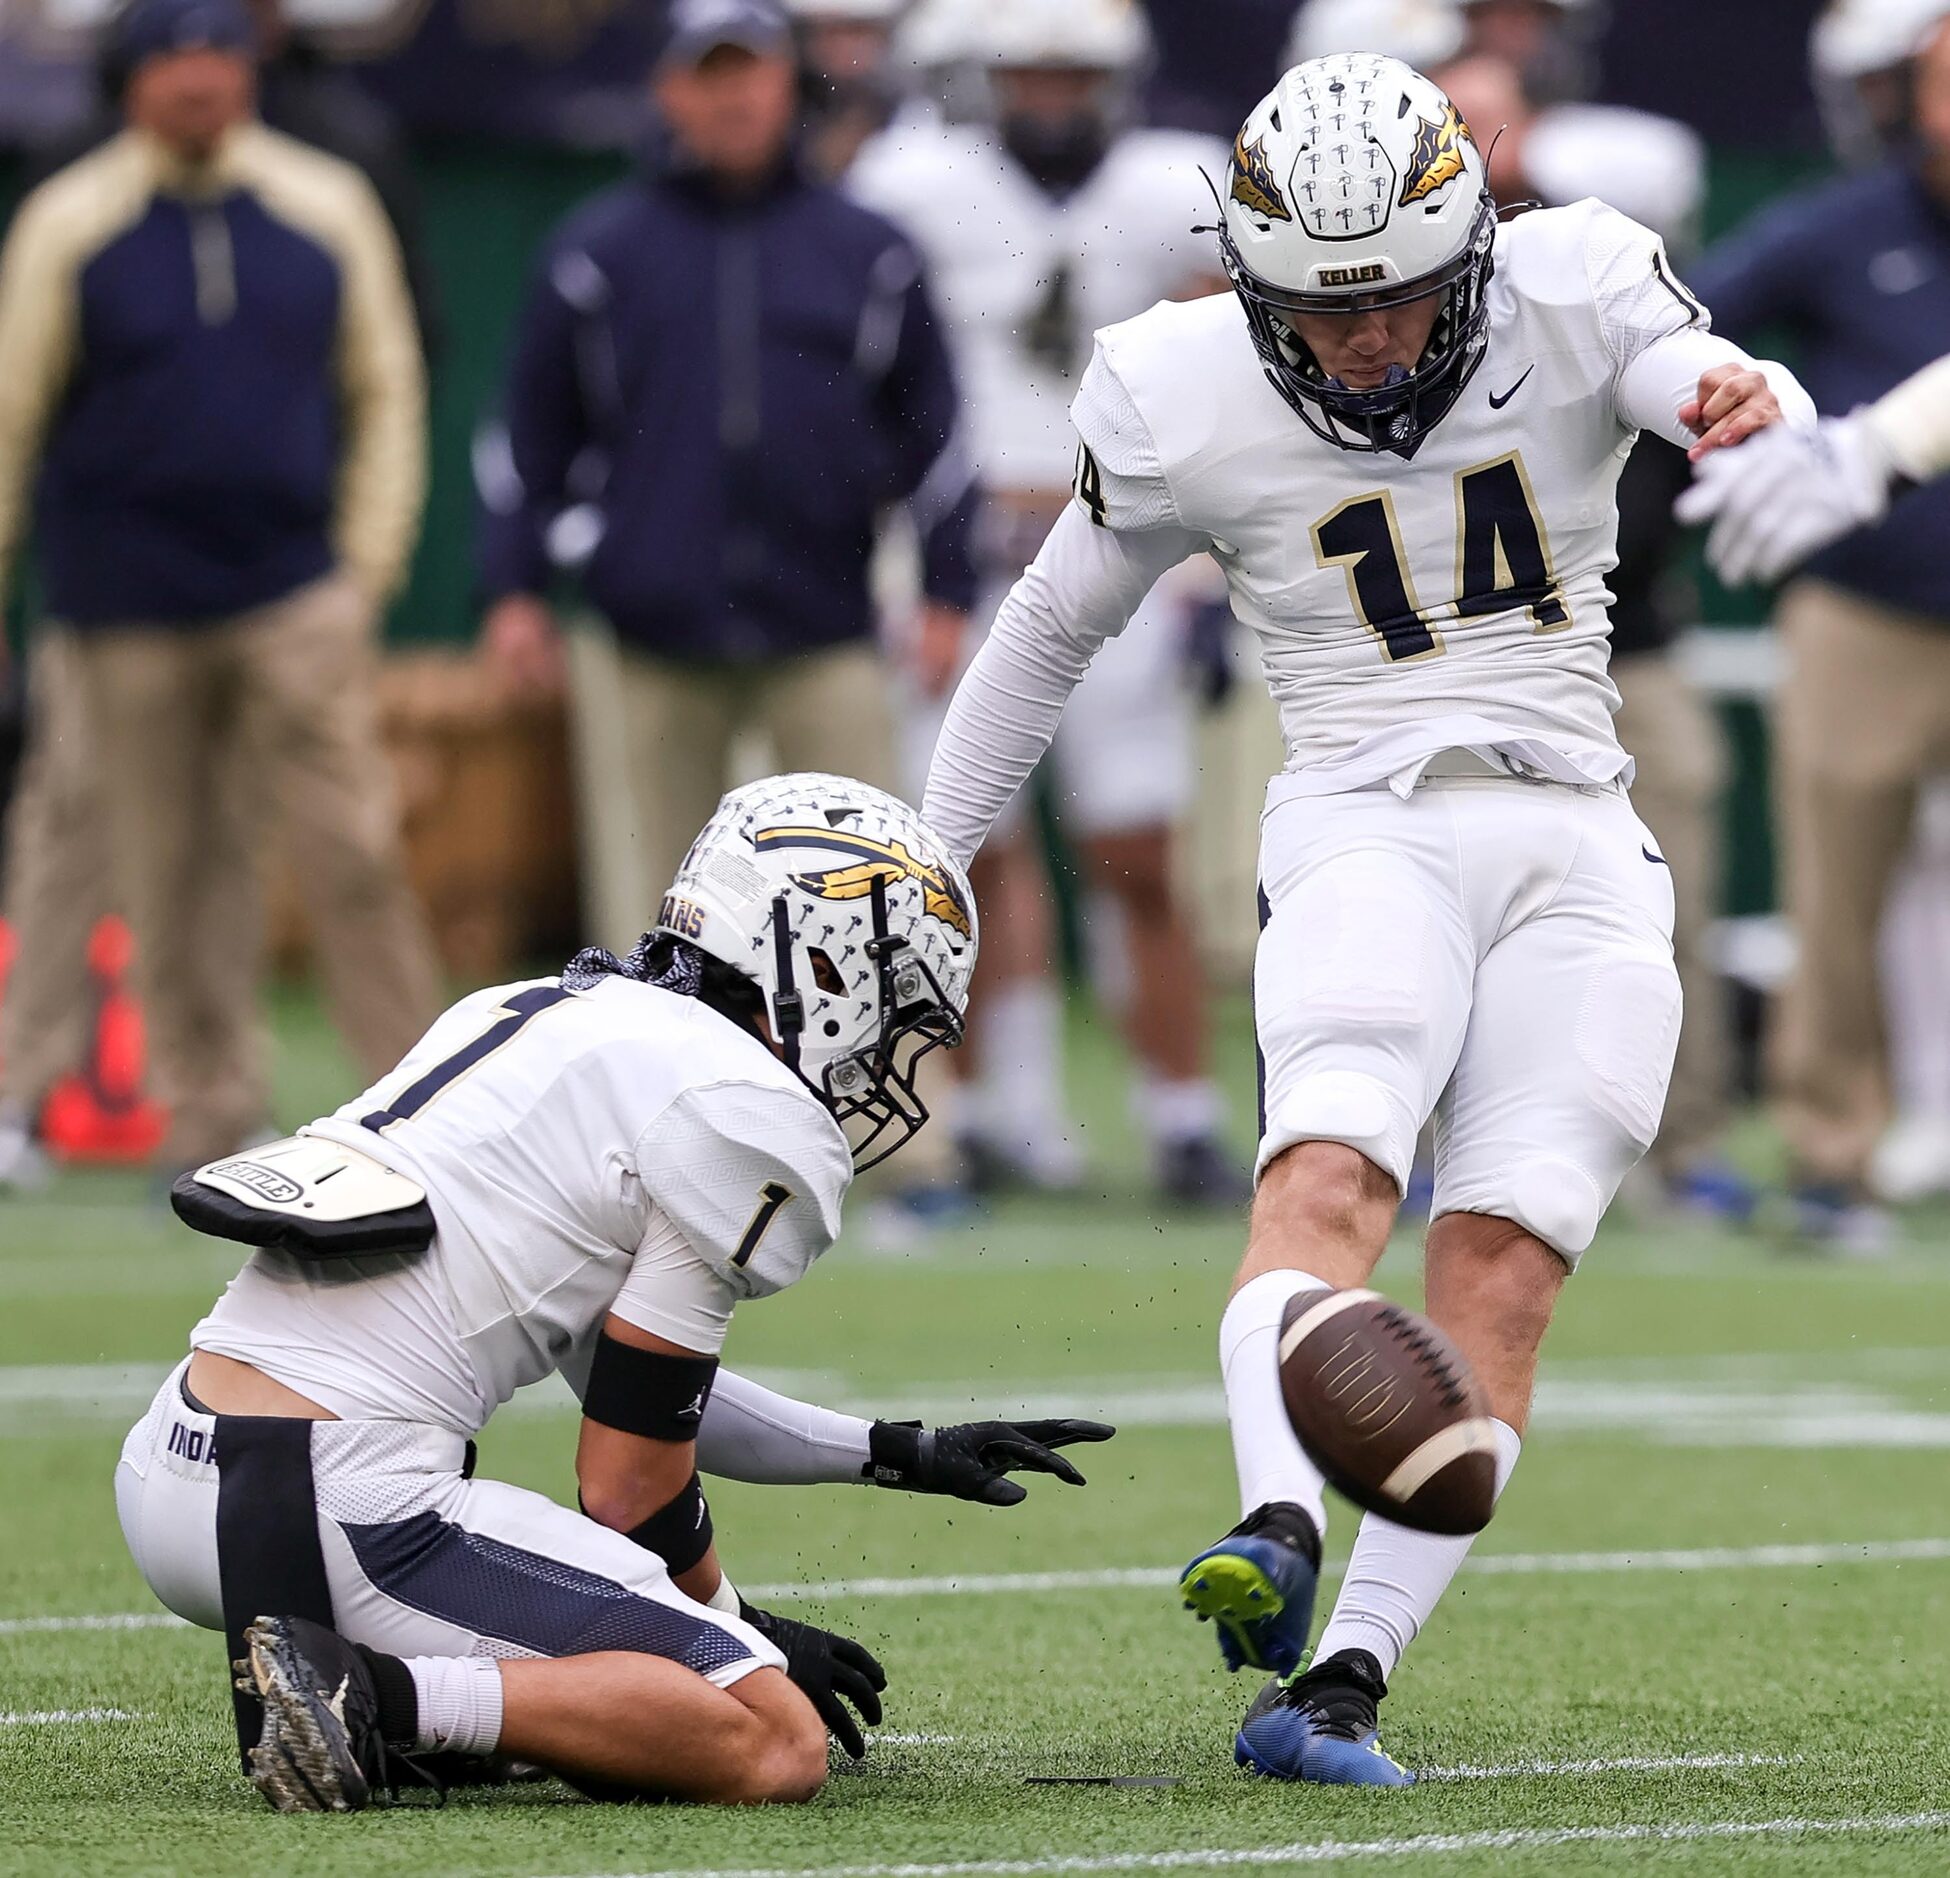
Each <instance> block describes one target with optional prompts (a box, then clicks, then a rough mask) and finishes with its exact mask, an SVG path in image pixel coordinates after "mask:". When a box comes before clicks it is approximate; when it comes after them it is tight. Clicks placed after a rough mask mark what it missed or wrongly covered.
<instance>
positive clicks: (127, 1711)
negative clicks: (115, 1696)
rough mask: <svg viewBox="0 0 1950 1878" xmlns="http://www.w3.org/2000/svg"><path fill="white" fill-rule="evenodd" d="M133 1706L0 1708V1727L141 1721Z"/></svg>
mask: <svg viewBox="0 0 1950 1878" xmlns="http://www.w3.org/2000/svg"><path fill="white" fill-rule="evenodd" d="M141 1719H142V1717H141V1716H140V1715H139V1714H138V1713H137V1712H136V1711H135V1710H134V1709H132V1708H30V1709H0V1728H52V1727H56V1726H58V1725H59V1724H60V1723H62V1722H125V1721H140V1720H141Z"/></svg>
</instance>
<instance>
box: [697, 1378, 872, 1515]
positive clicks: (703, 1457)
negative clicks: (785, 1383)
mask: <svg viewBox="0 0 1950 1878" xmlns="http://www.w3.org/2000/svg"><path fill="white" fill-rule="evenodd" d="M871 1426H872V1424H871V1423H870V1422H867V1421H864V1420H863V1419H862V1418H861V1417H859V1416H858V1415H842V1414H840V1413H839V1412H838V1411H837V1410H835V1409H823V1408H815V1407H814V1406H813V1404H812V1403H810V1402H795V1401H793V1400H792V1398H791V1397H790V1396H783V1395H778V1394H776V1393H774V1392H773V1391H772V1390H770V1389H766V1388H763V1387H761V1386H760V1385H759V1384H758V1383H755V1382H752V1381H751V1380H749V1378H747V1377H744V1376H739V1375H735V1374H733V1372H732V1371H730V1370H728V1369H721V1370H719V1371H718V1380H717V1382H716V1384H715V1385H714V1386H713V1388H712V1390H711V1400H710V1401H709V1402H708V1403H707V1404H706V1405H705V1410H704V1421H703V1424H702V1425H701V1426H700V1427H699V1429H698V1431H697V1464H698V1467H699V1468H700V1469H701V1470H702V1471H703V1472H704V1473H707V1474H715V1475H717V1476H718V1478H719V1479H720V1480H748V1481H751V1482H752V1483H753V1484H754V1485H755V1486H760V1487H816V1486H824V1485H834V1486H837V1485H841V1484H844V1483H847V1482H852V1483H854V1484H856V1485H857V1484H858V1483H859V1482H861V1481H863V1480H864V1479H865V1478H866V1474H865V1469H866V1467H867V1463H868V1460H869V1459H870V1455H869V1451H868V1446H867V1430H868V1429H869V1428H870V1427H871Z"/></svg>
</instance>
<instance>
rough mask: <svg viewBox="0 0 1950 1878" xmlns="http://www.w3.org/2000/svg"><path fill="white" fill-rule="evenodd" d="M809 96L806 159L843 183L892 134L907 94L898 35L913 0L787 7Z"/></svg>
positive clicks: (830, 0)
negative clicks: (880, 135) (875, 141)
mask: <svg viewBox="0 0 1950 1878" xmlns="http://www.w3.org/2000/svg"><path fill="white" fill-rule="evenodd" d="M788 5H789V6H790V8H791V12H792V24H793V30H794V32H795V33H796V34H797V35H798V41H799V69H800V72H801V74H802V76H803V79H804V90H805V111H806V124H805V131H804V136H805V142H806V156H807V160H808V161H809V162H810V163H811V164H812V167H813V168H814V169H815V170H816V171H817V172H818V173H819V174H820V175H821V176H824V177H827V178H829V179H830V178H834V177H839V176H843V175H845V174H846V172H847V170H848V169H849V168H850V167H851V165H852V163H853V159H854V158H855V157H856V156H858V155H859V154H860V146H861V145H862V144H863V143H865V142H866V141H867V139H868V138H869V137H871V136H873V135H874V134H875V132H877V131H882V130H885V129H886V128H887V124H888V122H889V120H890V119H891V118H892V117H893V115H894V112H895V111H896V110H897V109H898V108H899V106H900V103H901V98H902V87H901V84H900V81H899V72H898V68H897V66H896V63H895V60H894V29H895V27H896V26H898V25H899V23H900V16H901V14H902V13H903V12H904V11H905V10H906V5H907V0H788Z"/></svg>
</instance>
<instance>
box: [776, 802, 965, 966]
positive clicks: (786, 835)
mask: <svg viewBox="0 0 1950 1878" xmlns="http://www.w3.org/2000/svg"><path fill="white" fill-rule="evenodd" d="M752 846H753V847H755V848H757V849H759V850H760V851H761V852H763V851H764V850H765V849H767V848H826V849H830V850H831V851H832V852H833V853H835V854H844V855H848V856H851V857H852V860H851V864H850V865H847V866H842V867H833V868H829V869H828V870H826V871H825V872H824V873H818V874H794V875H793V876H792V882H793V885H794V886H796V887H803V888H804V889H805V891H806V892H808V893H812V894H817V895H818V896H819V897H820V898H821V899H822V900H863V899H865V898H866V896H867V895H868V894H870V893H871V892H872V891H873V883H874V882H875V881H876V880H886V881H895V880H914V881H919V882H920V885H921V910H922V911H923V912H924V913H931V914H933V916H934V917H935V918H936V919H938V920H939V921H940V922H941V923H942V924H943V925H944V926H946V927H947V928H948V929H949V931H951V932H955V933H959V934H960V935H961V937H962V938H964V939H973V938H974V937H975V922H974V920H973V919H971V918H970V917H969V910H968V903H967V901H966V900H964V899H963V897H962V893H961V889H960V888H959V887H958V886H957V885H956V884H955V882H954V881H953V880H952V879H950V877H949V876H948V874H947V873H946V872H945V871H944V870H943V869H941V868H938V867H930V866H928V864H927V863H926V862H925V861H919V860H916V859H915V857H914V856H913V855H912V854H910V853H909V852H908V851H907V847H906V845H905V844H904V843H902V842H899V841H876V840H874V839H873V837H872V836H870V835H852V834H848V833H847V832H846V831H845V830H844V829H840V828H767V829H764V830H762V831H761V832H760V833H758V834H756V835H754V836H753V837H752Z"/></svg>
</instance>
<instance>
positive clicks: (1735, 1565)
mask: <svg viewBox="0 0 1950 1878" xmlns="http://www.w3.org/2000/svg"><path fill="white" fill-rule="evenodd" d="M1945 1559H1950V1539H1884V1540H1866V1541H1863V1542H1860V1543H1853V1544H1846V1545H1755V1546H1727V1547H1723V1548H1719V1549H1702V1550H1698V1551H1685V1552H1504V1553H1495V1552H1492V1553H1490V1554H1489V1555H1488V1556H1487V1557H1485V1558H1473V1559H1470V1560H1469V1561H1468V1562H1467V1563H1466V1564H1465V1565H1464V1566H1463V1570H1464V1571H1465V1572H1471V1573H1475V1574H1477V1575H1479V1576H1488V1577H1511V1576H1514V1577H1553V1576H1559V1575H1563V1576H1572V1577H1580V1576H1584V1575H1587V1574H1592V1573H1600V1572H1703V1571H1791V1570H1796V1569H1810V1568H1819V1567H1822V1566H1826V1565H1904V1564H1933V1563H1936V1562H1939V1561H1941V1560H1945ZM1343 1569H1344V1567H1343V1565H1342V1563H1341V1562H1340V1561H1338V1560H1336V1561H1334V1562H1332V1563H1330V1564H1329V1565H1328V1566H1327V1567H1326V1569H1325V1571H1324V1572H1323V1574H1322V1576H1324V1577H1327V1578H1337V1577H1339V1576H1340V1574H1341V1572H1342V1570H1343ZM1179 1573H1180V1568H1179V1567H1176V1566H1170V1565H1139V1566H1131V1567H1127V1568H1123V1569H1119V1570H1109V1571H1079V1572H971V1573H964V1574H961V1575H959V1576H954V1577H938V1578H925V1577H914V1578H826V1579H815V1580H813V1581H812V1582H810V1583H803V1582H786V1583H781V1584H752V1585H744V1586H741V1587H740V1589H742V1590H743V1592H744V1593H745V1595H746V1596H747V1597H748V1598H750V1599H752V1600H753V1601H754V1602H755V1603H759V1604H776V1603H780V1602H783V1601H786V1600H789V1599H812V1598H939V1597H998V1596H1001V1597H1019V1596H1027V1595H1029V1594H1031V1593H1037V1592H1048V1591H1159V1590H1165V1589H1169V1588H1170V1587H1172V1586H1175V1585H1176V1584H1177V1583H1178V1579H1179ZM187 1627H188V1626H186V1625H185V1624H184V1622H183V1620H182V1619H181V1618H180V1617H172V1616H170V1615H169V1614H168V1612H166V1611H111V1612H105V1613H102V1614H100V1615H89V1616H78V1617H7V1618H0V1637H19V1636H30V1635H34V1634H37V1633H41V1632H48V1631H69V1630H180V1629H186V1628H187Z"/></svg>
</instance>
